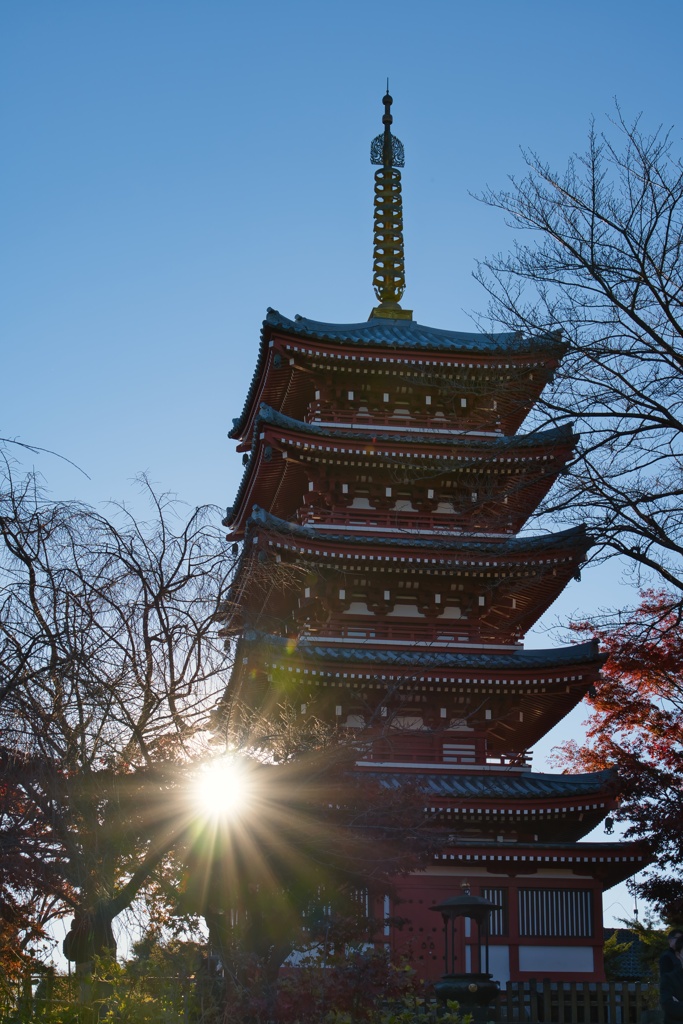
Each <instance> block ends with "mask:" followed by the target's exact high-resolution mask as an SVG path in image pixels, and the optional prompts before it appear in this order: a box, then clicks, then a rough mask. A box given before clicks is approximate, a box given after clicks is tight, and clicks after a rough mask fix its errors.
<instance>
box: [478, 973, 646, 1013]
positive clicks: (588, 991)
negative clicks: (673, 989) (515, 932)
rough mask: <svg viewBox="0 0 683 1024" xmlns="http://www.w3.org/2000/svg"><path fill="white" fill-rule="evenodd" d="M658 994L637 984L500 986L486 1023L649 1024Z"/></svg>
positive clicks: (532, 984)
mask: <svg viewBox="0 0 683 1024" xmlns="http://www.w3.org/2000/svg"><path fill="white" fill-rule="evenodd" d="M657 1000H658V993H657V990H656V988H654V986H648V985H646V984H641V983H640V982H626V981H611V982H604V983H602V984H601V983H597V982H572V981H552V982H551V981H548V980H544V981H543V982H534V981H525V982H514V981H509V982H508V983H507V985H505V986H501V991H500V997H499V999H498V1003H497V1004H494V1005H493V1006H491V1008H490V1015H489V1019H490V1020H493V1021H496V1022H497V1024H498V1022H499V1024H513V1022H514V1024H516V1022H518V1021H519V1022H520V1024H521V1022H522V1021H524V1022H528V1024H645V1022H647V1021H649V1022H651V1024H654V1022H655V1021H656V1020H657V1019H658V1012H657V1010H656V1007H657V1005H658V1001H657Z"/></svg>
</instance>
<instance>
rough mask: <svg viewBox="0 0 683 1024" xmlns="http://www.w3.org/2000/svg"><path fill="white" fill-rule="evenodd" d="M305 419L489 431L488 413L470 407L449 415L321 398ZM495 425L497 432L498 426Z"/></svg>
mask: <svg viewBox="0 0 683 1024" xmlns="http://www.w3.org/2000/svg"><path fill="white" fill-rule="evenodd" d="M494 419H495V416H494ZM306 423H338V424H340V425H346V426H350V425H351V424H356V425H357V426H358V427H359V428H361V427H365V428H366V429H368V430H370V429H372V428H376V427H388V428H389V429H391V428H393V429H396V428H398V429H400V428H401V427H419V428H421V429H423V430H450V431H461V430H462V431H465V430H479V431H482V432H483V431H485V432H486V433H491V418H490V413H489V415H488V416H487V415H485V414H482V413H481V412H478V413H477V412H474V411H473V410H472V409H471V408H470V409H462V410H457V411H456V412H453V413H451V414H450V415H449V416H446V415H444V414H443V413H442V415H441V416H437V415H434V413H428V412H422V411H419V410H418V408H417V407H415V408H412V409H409V408H402V409H400V410H397V409H392V410H391V411H389V409H378V408H376V407H373V408H369V407H367V408H365V407H362V406H361V407H360V408H346V409H342V408H340V407H338V406H337V407H334V408H333V407H332V406H330V405H328V404H326V403H324V402H311V403H310V404H309V406H308V412H307V413H306ZM497 426H498V432H500V427H499V425H497Z"/></svg>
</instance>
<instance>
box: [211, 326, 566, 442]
mask: <svg viewBox="0 0 683 1024" xmlns="http://www.w3.org/2000/svg"><path fill="white" fill-rule="evenodd" d="M278 336H279V337H281V338H282V340H283V341H285V342H286V341H287V339H290V340H291V341H298V342H300V343H301V344H303V345H305V346H307V347H306V349H305V350H304V354H308V355H310V354H311V353H312V351H313V349H322V351H321V355H322V354H323V352H324V350H325V349H327V350H328V351H329V355H330V356H331V357H332V358H334V357H335V356H336V357H337V358H339V359H341V361H342V362H343V363H348V361H349V358H350V361H351V362H353V361H354V360H356V359H357V360H358V361H359V362H360V363H363V364H367V365H369V364H370V362H371V361H372V354H373V353H376V354H377V358H378V360H379V361H381V362H382V363H383V364H384V366H385V368H386V367H387V366H388V365H391V364H393V363H394V362H395V363H396V364H399V363H403V362H405V357H406V356H407V357H409V358H410V360H411V362H412V361H415V362H416V363H417V362H422V361H423V360H424V361H425V362H429V361H433V360H437V359H444V358H450V359H452V358H454V357H462V358H466V359H468V360H470V363H469V365H471V360H473V359H481V360H485V361H486V360H489V361H490V360H492V359H493V360H498V361H502V362H503V366H506V367H507V368H509V365H510V364H511V363H524V364H525V365H534V366H539V365H542V366H544V367H546V368H548V369H550V370H551V369H552V367H553V366H555V365H557V363H558V362H559V360H560V359H561V358H562V356H563V355H564V353H565V352H566V350H567V345H566V343H564V342H563V341H562V340H561V337H560V334H559V332H558V333H552V334H548V335H543V336H538V337H525V336H524V335H522V334H520V333H515V332H506V333H499V334H495V333H494V334H485V333H483V334H481V333H480V334H477V333H470V332H464V331H445V330H440V329H437V328H433V327H426V326H424V325H422V324H418V323H416V322H415V321H410V320H391V319H385V318H379V317H373V318H371V319H370V320H367V321H364V322H363V323H358V324H327V323H321V322H319V321H315V320H307V319H306V318H305V317H295V318H294V320H290V319H289V318H288V317H285V316H283V315H282V314H281V313H279V312H277V310H274V309H269V310H268V313H267V316H266V319H265V320H264V322H263V327H262V331H261V344H260V348H259V354H258V358H257V363H256V368H255V370H254V374H253V377H252V380H251V384H250V386H249V390H248V393H247V397H246V400H245V404H244V408H243V410H242V413H241V415H240V416H239V417H238V418H236V419H235V420H234V421H233V428H232V430H231V431H230V433H229V436H230V437H231V438H236V439H238V438H242V437H244V435H245V432H246V433H247V434H248V433H249V432H250V418H251V417H252V416H253V415H254V405H255V403H256V402H258V401H259V395H261V396H262V395H263V384H264V379H265V376H266V374H267V368H268V364H269V359H272V358H275V357H277V358H278V359H279V358H280V356H279V354H278V353H274V352H273V347H274V342H275V341H276V339H277V338H278ZM345 351H346V352H348V353H350V356H349V355H345ZM286 377H287V380H288V379H289V375H286ZM541 386H542V383H541V384H540V385H539V387H536V388H534V390H535V391H538V390H540V387H541ZM283 387H284V389H285V390H286V389H287V382H286V380H285V379H284V378H283V381H282V385H281V386H275V387H274V391H273V396H272V398H271V399H270V401H271V403H272V401H275V402H276V404H279V399H280V398H281V397H282V394H283V393H284V392H283ZM281 393H282V394H281ZM276 396H277V397H276Z"/></svg>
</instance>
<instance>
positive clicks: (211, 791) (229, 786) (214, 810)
mask: <svg viewBox="0 0 683 1024" xmlns="http://www.w3.org/2000/svg"><path fill="white" fill-rule="evenodd" d="M249 788H250V786H249V778H248V772H247V771H246V769H245V767H244V764H243V763H242V762H241V761H239V760H236V759H235V758H229V757H222V758H220V759H218V760H216V761H212V762H211V763H210V764H206V765H204V767H203V769H202V771H201V773H200V775H199V777H198V779H197V787H196V793H197V799H198V801H199V804H200V806H201V808H202V811H203V812H204V813H205V814H209V815H211V817H216V818H229V817H235V816H237V815H239V814H240V813H242V811H244V809H245V807H246V804H247V802H248V795H249Z"/></svg>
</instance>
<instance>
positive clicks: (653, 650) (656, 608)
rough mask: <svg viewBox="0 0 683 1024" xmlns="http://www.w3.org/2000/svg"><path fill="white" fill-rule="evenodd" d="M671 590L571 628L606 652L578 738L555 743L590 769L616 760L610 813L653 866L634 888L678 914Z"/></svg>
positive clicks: (680, 842) (680, 756)
mask: <svg viewBox="0 0 683 1024" xmlns="http://www.w3.org/2000/svg"><path fill="white" fill-rule="evenodd" d="M678 603H679V598H678V595H676V594H671V593H666V592H654V591H648V592H646V593H644V594H643V595H642V600H641V603H640V605H639V606H638V608H636V609H635V610H634V611H629V612H627V613H624V614H623V615H622V617H621V620H620V622H619V623H618V624H617V625H615V624H614V621H613V617H612V616H610V621H609V622H607V623H599V622H598V623H596V622H590V621H589V622H580V623H576V624H574V626H573V629H574V630H575V631H577V632H579V633H581V634H583V635H584V636H592V637H595V638H596V639H597V640H599V641H600V644H601V646H602V648H603V650H604V651H605V652H606V653H607V654H608V660H607V662H606V664H605V667H604V669H603V674H602V680H601V682H600V683H599V684H598V687H597V689H596V693H595V696H593V697H590V698H588V700H589V703H590V707H591V716H590V719H589V723H588V732H587V739H586V742H585V743H584V744H578V743H576V741H571V740H570V741H567V742H566V743H564V744H562V745H561V747H560V751H561V760H562V763H564V764H565V765H567V766H569V767H570V768H572V769H578V770H580V771H592V770H595V769H600V768H605V767H607V766H610V765H611V766H616V767H617V768H618V770H619V773H620V776H621V779H622V783H623V786H624V795H623V800H622V803H621V804H620V806H619V809H618V811H617V812H616V817H617V819H618V820H621V821H623V822H624V823H625V824H626V826H627V830H626V835H627V836H630V837H637V838H641V839H645V840H647V842H648V843H649V844H650V846H651V848H652V852H653V855H654V862H653V866H652V867H651V868H650V870H649V872H648V873H647V875H646V877H645V880H644V881H642V882H641V883H639V884H638V890H639V892H640V893H641V895H643V896H644V897H645V898H646V899H648V900H650V901H651V902H652V904H653V905H654V907H655V908H656V910H657V912H658V913H659V914H660V915H661V916H662V917H663V918H664V920H666V921H670V922H672V923H674V922H680V921H682V920H683V880H682V879H681V872H680V865H681V863H682V862H683V785H682V782H681V780H682V779H683V635H682V634H681V629H680V620H679V614H678Z"/></svg>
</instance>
